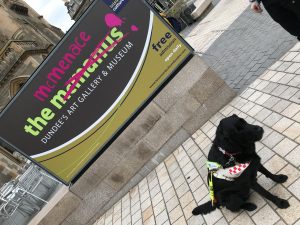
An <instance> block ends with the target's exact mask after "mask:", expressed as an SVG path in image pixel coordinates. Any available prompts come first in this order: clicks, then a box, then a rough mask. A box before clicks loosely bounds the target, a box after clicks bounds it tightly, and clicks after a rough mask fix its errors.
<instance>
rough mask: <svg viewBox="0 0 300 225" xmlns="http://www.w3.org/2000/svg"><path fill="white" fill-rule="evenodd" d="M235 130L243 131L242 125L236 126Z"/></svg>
mask: <svg viewBox="0 0 300 225" xmlns="http://www.w3.org/2000/svg"><path fill="white" fill-rule="evenodd" d="M236 129H237V130H238V131H241V130H243V129H244V126H243V125H242V124H238V125H237V126H236Z"/></svg>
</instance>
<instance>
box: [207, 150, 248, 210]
mask: <svg viewBox="0 0 300 225" xmlns="http://www.w3.org/2000/svg"><path fill="white" fill-rule="evenodd" d="M219 150H220V151H221V152H222V153H223V154H224V155H229V156H230V159H229V161H228V162H227V163H226V165H228V164H229V163H231V162H234V163H235V165H234V166H231V167H228V168H223V166H222V165H221V164H219V163H217V162H210V161H207V162H206V165H207V168H208V176H209V179H208V187H209V196H210V199H211V202H212V205H214V204H215V203H216V199H215V196H214V187H213V180H212V176H214V177H216V178H219V179H224V180H227V181H234V179H235V178H237V177H239V176H240V175H241V174H242V173H243V172H244V171H245V170H246V169H247V167H248V166H249V165H250V162H247V163H237V162H236V161H235V158H234V156H233V154H230V153H227V152H226V151H225V150H223V149H222V148H220V147H219Z"/></svg>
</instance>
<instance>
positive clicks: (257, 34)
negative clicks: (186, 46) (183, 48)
mask: <svg viewBox="0 0 300 225" xmlns="http://www.w3.org/2000/svg"><path fill="white" fill-rule="evenodd" d="M241 2H244V3H241ZM229 4H230V5H229ZM248 5H249V4H248V2H247V1H234V0H232V2H229V1H227V0H223V1H221V2H220V3H219V4H218V5H216V6H215V7H216V8H217V9H213V11H214V10H215V11H216V12H215V13H214V12H212V13H210V14H209V15H208V16H207V17H206V18H205V19H204V20H202V21H200V22H199V23H198V24H195V25H194V26H192V27H191V28H188V29H186V30H185V31H184V32H183V36H184V37H185V39H186V40H187V41H188V42H189V43H190V44H191V46H193V47H194V49H195V50H196V51H199V52H201V53H203V54H201V55H202V57H203V59H204V60H205V61H206V62H207V64H208V65H209V66H210V67H211V68H213V69H214V70H215V71H216V72H217V73H218V74H219V75H220V76H221V77H222V78H223V79H224V80H225V81H226V82H227V84H228V85H229V86H230V87H232V88H233V89H234V90H235V91H237V92H240V91H242V90H244V89H245V88H246V87H247V86H249V84H250V83H252V82H253V81H254V80H255V79H256V78H257V77H258V76H260V75H261V74H262V73H263V72H264V71H265V70H266V69H267V68H268V67H269V66H271V65H272V64H273V63H275V62H276V61H277V60H278V59H279V58H280V57H282V56H283V55H284V54H285V53H286V52H287V51H288V50H289V49H290V48H291V47H292V46H293V45H295V43H296V42H297V40H296V38H295V37H293V36H291V35H290V34H288V33H287V32H286V31H285V30H283V29H282V28H281V27H280V26H279V25H278V24H277V23H275V22H274V21H273V20H272V19H271V17H270V16H269V15H268V13H266V12H265V11H264V13H262V14H255V13H253V12H251V10H250V9H249V7H247V6H248ZM224 7H226V8H224ZM218 8H220V9H218ZM221 10H223V11H221Z"/></svg>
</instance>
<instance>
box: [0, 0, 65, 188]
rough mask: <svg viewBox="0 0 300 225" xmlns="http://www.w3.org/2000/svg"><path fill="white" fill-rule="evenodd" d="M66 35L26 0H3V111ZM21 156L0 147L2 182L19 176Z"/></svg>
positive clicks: (0, 104) (0, 65) (0, 98)
mask: <svg viewBox="0 0 300 225" xmlns="http://www.w3.org/2000/svg"><path fill="white" fill-rule="evenodd" d="M63 35H64V33H63V32H62V31H61V30H60V29H59V28H57V27H54V26H52V25H51V24H49V23H48V22H47V21H46V20H45V19H44V18H43V16H42V15H39V14H38V13H37V12H36V11H35V10H34V9H32V8H31V7H30V6H29V5H28V4H26V3H25V2H24V1H23V0H0V111H2V110H3V108H4V107H5V105H6V104H7V103H8V102H9V101H10V100H11V99H12V97H13V96H14V95H15V94H16V93H17V91H18V90H19V89H20V88H21V86H22V85H23V84H24V83H25V82H26V80H27V79H28V78H29V76H30V75H31V74H32V73H33V72H34V70H35V68H37V67H38V65H39V64H40V63H41V62H42V61H43V59H44V58H45V57H46V56H47V55H48V54H49V52H50V51H51V49H52V48H53V47H54V46H55V44H56V43H57V42H58V41H59V40H60V39H61V38H62V37H63ZM18 158H20V157H15V155H13V153H12V152H9V151H7V150H5V149H4V148H3V147H0V185H1V184H2V183H3V182H5V181H7V180H8V179H10V178H11V177H14V176H16V175H17V172H18V167H19V166H18V165H19V164H20V162H21V160H20V159H18Z"/></svg>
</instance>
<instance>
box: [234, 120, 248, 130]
mask: <svg viewBox="0 0 300 225" xmlns="http://www.w3.org/2000/svg"><path fill="white" fill-rule="evenodd" d="M245 126H246V121H245V120H244V119H239V122H238V123H237V124H236V129H237V130H238V131H241V130H243V129H244V127H245Z"/></svg>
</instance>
